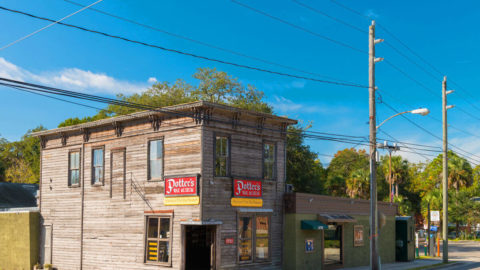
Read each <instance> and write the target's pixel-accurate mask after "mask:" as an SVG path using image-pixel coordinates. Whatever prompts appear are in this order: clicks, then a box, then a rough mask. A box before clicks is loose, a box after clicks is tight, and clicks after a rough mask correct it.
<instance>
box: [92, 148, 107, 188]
mask: <svg viewBox="0 0 480 270" xmlns="http://www.w3.org/2000/svg"><path fill="white" fill-rule="evenodd" d="M95 150H102V152H103V157H102V168H103V170H102V181H99V182H95ZM91 177H92V179H91V181H90V183H91V185H92V186H104V185H105V146H104V145H101V146H95V147H92V171H91Z"/></svg>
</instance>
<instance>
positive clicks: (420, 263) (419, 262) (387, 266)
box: [344, 257, 442, 270]
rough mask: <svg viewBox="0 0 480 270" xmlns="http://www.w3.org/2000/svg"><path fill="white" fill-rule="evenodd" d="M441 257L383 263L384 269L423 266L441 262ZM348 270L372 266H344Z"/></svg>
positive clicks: (359, 269)
mask: <svg viewBox="0 0 480 270" xmlns="http://www.w3.org/2000/svg"><path fill="white" fill-rule="evenodd" d="M441 262H442V260H441V257H440V258H435V259H434V258H432V259H416V260H413V261H411V262H396V263H387V264H382V269H388V270H400V269H412V268H417V267H422V266H428V265H434V264H437V263H441ZM344 269H348V270H369V269H370V266H361V267H353V268H344Z"/></svg>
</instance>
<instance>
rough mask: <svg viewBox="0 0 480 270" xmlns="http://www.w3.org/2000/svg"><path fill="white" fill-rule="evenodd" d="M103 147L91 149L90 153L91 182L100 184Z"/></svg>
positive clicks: (101, 179) (101, 180) (102, 173)
mask: <svg viewBox="0 0 480 270" xmlns="http://www.w3.org/2000/svg"><path fill="white" fill-rule="evenodd" d="M103 153H104V151H103V148H98V149H93V153H92V184H102V183H103V179H104V175H105V171H104V169H103V167H104V164H105V163H104V154H103Z"/></svg>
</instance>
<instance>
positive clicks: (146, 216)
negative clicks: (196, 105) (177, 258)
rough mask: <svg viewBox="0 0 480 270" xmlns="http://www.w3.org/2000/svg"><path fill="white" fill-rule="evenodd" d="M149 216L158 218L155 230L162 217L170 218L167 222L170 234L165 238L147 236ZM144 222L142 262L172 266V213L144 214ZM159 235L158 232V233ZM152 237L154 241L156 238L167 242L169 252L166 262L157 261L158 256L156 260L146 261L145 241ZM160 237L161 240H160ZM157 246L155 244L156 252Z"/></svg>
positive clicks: (158, 228)
mask: <svg viewBox="0 0 480 270" xmlns="http://www.w3.org/2000/svg"><path fill="white" fill-rule="evenodd" d="M150 218H157V219H158V225H157V226H158V227H157V230H160V224H161V219H162V218H168V219H169V220H170V222H169V226H170V230H169V232H170V236H169V237H168V238H165V239H162V238H149V237H148V221H149V219H150ZM144 220H145V221H144V222H145V226H144V230H145V231H144V234H143V235H144V244H143V248H144V251H143V263H144V264H149V265H161V266H170V267H171V266H172V250H173V249H172V244H173V243H172V242H173V213H171V214H145V218H144ZM158 236H160V234H159V235H158ZM151 239H153V240H154V241H155V240H156V241H157V242H158V241H161V242H168V243H169V246H168V253H169V256H168V262H159V261H158V258H157V261H156V262H154V261H148V260H147V256H148V254H147V252H148V249H147V243H148V241H149V240H151ZM160 239H161V240H160ZM158 247H159V245H157V252H158ZM157 256H158V253H157Z"/></svg>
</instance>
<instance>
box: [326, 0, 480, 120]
mask: <svg viewBox="0 0 480 270" xmlns="http://www.w3.org/2000/svg"><path fill="white" fill-rule="evenodd" d="M330 1H331V2H332V3H334V4H336V5H337V6H339V7H341V8H343V9H345V10H348V11H350V12H352V13H354V14H356V15H358V16H360V17H363V18H366V19H368V20H370V18H369V17H368V16H365V15H363V14H361V13H360V12H358V11H356V10H354V9H352V8H350V7H348V6H346V5H343V4H341V3H339V2H338V1H336V0H330ZM377 26H378V27H379V28H381V29H382V30H383V31H385V33H387V34H388V35H390V36H391V37H392V38H393V39H394V40H396V41H397V42H398V43H400V44H401V45H402V46H403V47H405V48H406V49H407V50H408V51H409V52H410V53H411V54H413V55H414V56H416V57H417V58H418V59H420V60H421V61H422V62H423V63H425V64H426V65H427V66H429V67H430V68H431V69H432V70H434V71H435V72H436V73H437V74H439V75H440V76H443V75H444V73H443V72H441V71H440V70H439V69H438V68H436V67H435V66H434V65H433V64H431V63H430V62H429V61H427V60H426V59H425V58H423V57H422V56H421V55H420V54H419V53H417V52H415V51H414V50H413V49H412V48H410V47H409V46H408V45H407V44H406V43H405V42H403V41H402V39H401V38H398V37H397V36H396V35H395V34H393V32H392V31H390V30H388V29H387V28H386V27H385V26H383V25H382V24H379V23H377ZM385 44H386V45H387V46H389V47H390V48H392V49H393V50H395V51H396V52H397V53H398V54H400V55H401V56H403V57H404V58H405V59H407V60H408V61H410V62H412V63H413V64H414V65H416V66H417V67H418V68H420V69H421V70H423V71H424V72H425V73H427V74H428V75H430V76H431V77H432V78H434V79H435V80H437V77H436V76H435V75H433V74H432V73H431V72H429V71H428V70H426V69H424V68H423V67H421V66H420V65H419V64H418V63H417V62H415V61H414V60H412V59H411V58H410V57H408V56H407V55H405V54H404V53H402V52H401V51H400V50H399V49H397V48H395V47H394V46H393V45H391V44H390V43H388V42H386V43H385ZM450 82H451V83H452V84H453V85H456V86H457V87H458V88H460V89H461V90H463V92H465V93H466V94H467V95H468V96H470V98H473V99H476V98H475V97H474V96H473V95H472V94H471V93H470V92H469V91H467V90H466V89H465V88H463V87H461V86H460V85H459V84H458V83H456V82H454V81H453V80H451V79H450ZM462 99H463V100H464V101H466V102H467V103H468V104H469V105H470V106H472V107H473V108H475V109H476V110H478V111H479V112H480V107H478V106H477V105H475V104H474V103H472V102H471V101H470V100H469V99H467V98H464V97H462ZM462 112H463V113H465V112H464V111H462ZM465 114H467V115H468V116H470V117H472V115H471V114H468V113H465ZM473 118H476V117H473Z"/></svg>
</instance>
